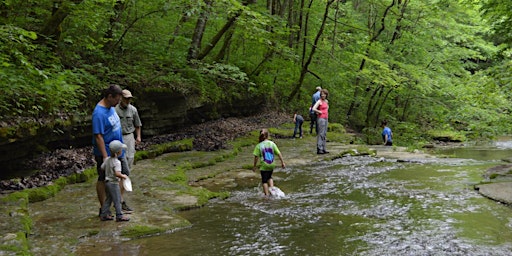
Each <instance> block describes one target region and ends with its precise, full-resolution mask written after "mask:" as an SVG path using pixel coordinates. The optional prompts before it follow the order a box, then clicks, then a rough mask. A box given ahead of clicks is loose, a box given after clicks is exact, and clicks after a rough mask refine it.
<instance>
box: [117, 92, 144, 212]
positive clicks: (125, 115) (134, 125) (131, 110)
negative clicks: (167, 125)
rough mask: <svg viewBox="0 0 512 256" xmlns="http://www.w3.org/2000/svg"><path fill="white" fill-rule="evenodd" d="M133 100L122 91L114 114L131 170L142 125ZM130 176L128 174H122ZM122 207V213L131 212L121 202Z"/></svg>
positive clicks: (130, 94) (130, 95)
mask: <svg viewBox="0 0 512 256" xmlns="http://www.w3.org/2000/svg"><path fill="white" fill-rule="evenodd" d="M132 98H133V95H132V93H131V92H130V91H129V90H123V97H122V98H121V101H120V102H119V104H117V106H116V108H115V109H116V113H117V115H118V116H119V118H120V119H121V127H122V131H123V142H124V144H126V145H127V146H128V148H127V150H126V160H127V161H128V167H129V169H130V170H131V169H132V167H133V162H134V158H135V144H139V143H140V142H141V126H142V123H141V121H140V118H139V113H138V112H137V108H136V107H134V106H133V105H132V104H130V102H131V100H132ZM124 174H126V175H130V174H129V173H124ZM123 194H124V188H123V187H121V199H123ZM122 207H123V210H124V211H132V209H131V208H130V207H128V205H127V204H126V202H125V201H124V200H123V201H122Z"/></svg>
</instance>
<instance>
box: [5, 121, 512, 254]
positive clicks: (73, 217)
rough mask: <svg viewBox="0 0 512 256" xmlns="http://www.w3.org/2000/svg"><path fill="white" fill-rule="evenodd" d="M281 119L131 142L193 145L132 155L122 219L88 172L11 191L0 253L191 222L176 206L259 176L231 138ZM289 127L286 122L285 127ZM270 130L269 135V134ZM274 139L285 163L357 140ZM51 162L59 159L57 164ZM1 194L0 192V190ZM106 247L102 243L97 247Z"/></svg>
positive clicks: (76, 244) (69, 159) (89, 242)
mask: <svg viewBox="0 0 512 256" xmlns="http://www.w3.org/2000/svg"><path fill="white" fill-rule="evenodd" d="M286 122H291V118H290V117H289V116H288V115H286V114H281V113H265V114H261V115H259V116H255V117H247V118H226V119H223V120H218V121H215V122H210V123H208V124H202V125H197V126H194V127H190V128H189V129H184V130H183V131H179V132H176V133H174V134H169V135H162V136H158V137H154V138H150V139H147V140H145V141H144V143H143V144H142V145H140V146H139V148H138V150H144V149H146V148H149V147H150V146H151V145H155V144H161V143H166V142H169V141H178V140H181V139H185V138H195V140H194V145H193V148H194V149H195V150H190V151H184V152H175V153H168V154H163V155H160V156H158V157H156V158H153V159H148V160H142V161H139V162H137V164H136V165H135V167H134V170H133V172H132V173H133V174H132V181H133V186H134V191H133V192H132V193H129V194H128V195H127V201H128V202H129V203H130V204H131V206H132V207H133V208H134V209H135V212H134V213H133V214H131V215H130V217H131V221H130V222H127V223H116V222H102V221H99V219H98V216H97V214H98V207H99V206H98V205H99V204H98V202H97V199H96V193H95V188H94V186H95V179H94V177H92V178H90V179H88V180H86V181H85V182H79V183H76V184H68V185H66V186H65V187H64V188H63V189H62V190H61V191H59V192H58V193H56V194H55V196H52V197H50V198H49V199H47V200H44V201H41V202H36V203H29V201H28V199H27V198H25V197H22V196H20V197H14V198H12V197H11V198H10V200H9V201H4V202H3V203H2V204H3V207H2V209H4V212H5V214H3V215H2V216H0V218H1V219H0V223H1V225H0V228H2V229H3V230H4V235H3V236H2V237H1V246H0V255H17V254H32V255H55V254H68V255H69V254H74V253H75V252H76V251H77V250H79V251H97V250H98V249H97V248H96V246H98V245H104V244H105V243H106V241H108V242H109V243H110V244H112V246H115V245H116V244H119V243H121V242H122V241H124V240H126V239H136V238H137V237H140V236H147V235H157V234H160V233H165V232H176V231H177V230H179V229H182V228H187V227H190V226H191V225H192V224H191V223H190V222H188V220H185V219H183V218H181V217H180V216H179V215H178V214H177V212H179V211H181V210H186V209H190V208H194V207H201V205H203V204H205V203H206V202H208V200H211V199H213V198H223V197H225V196H228V195H229V194H228V193H227V192H226V191H227V190H229V188H233V187H237V186H254V184H258V180H259V174H256V173H253V172H252V171H250V168H248V166H250V165H251V164H252V155H251V152H252V146H245V147H241V148H233V147H232V145H231V144H230V142H232V141H233V140H234V139H235V138H237V137H240V136H242V135H244V134H247V133H248V132H250V131H254V130H257V129H260V128H263V127H276V126H279V125H281V124H283V123H286ZM292 129H293V128H290V129H289V132H290V135H291V134H292V132H293V130H292ZM273 137H274V138H276V136H275V135H274V136H273ZM284 137H286V136H283V138H284ZM254 139H256V138H254ZM279 141H280V142H279V143H280V144H279V145H280V148H281V150H282V151H283V152H286V153H285V160H286V162H287V165H289V166H293V165H301V164H307V163H310V162H312V161H324V160H328V159H332V158H334V157H340V156H341V154H343V152H345V151H346V150H351V149H354V148H357V147H358V146H356V145H347V144H343V143H335V142H329V143H328V147H329V149H330V151H331V154H329V155H316V154H314V149H315V143H316V139H315V136H313V135H307V136H305V137H304V139H302V140H299V139H297V140H291V139H280V140H279ZM373 150H375V151H376V152H377V155H378V157H384V158H395V159H398V160H397V161H416V159H424V158H435V157H436V156H434V155H429V154H424V153H422V152H407V151H406V149H405V148H401V147H394V148H390V147H382V146H375V148H374V149H373ZM91 158H92V156H91V151H90V148H89V149H87V148H86V149H70V150H62V151H59V152H52V153H49V154H48V155H46V156H45V157H41V158H39V159H34V161H33V164H34V166H40V167H44V166H48V169H46V168H41V169H44V170H43V171H41V172H40V173H38V175H39V176H38V175H36V176H33V177H30V178H27V179H26V183H23V184H31V182H32V185H24V187H30V186H34V187H41V186H45V184H52V182H53V181H54V180H55V179H49V180H48V181H44V180H45V179H46V178H44V179H43V178H41V175H44V173H48V172H50V173H53V174H54V175H56V176H53V177H61V176H63V175H65V174H66V173H76V172H80V171H81V169H82V170H83V169H86V168H90V167H91V166H93V165H94V162H88V161H89V160H88V159H91ZM62 163H67V165H64V164H62ZM59 164H60V165H59ZM56 166H61V167H60V169H59V168H57V167H56ZM62 166H65V168H62ZM509 167H510V166H509ZM62 169H65V170H64V171H63V170H62ZM509 169H510V168H509ZM509 169H507V168H506V167H503V168H494V169H491V170H489V171H488V173H487V174H486V175H488V177H491V176H493V177H495V176H496V175H497V174H494V173H499V176H500V177H507V175H510V174H509V172H510V171H509ZM55 173H57V174H55ZM48 176H50V175H48ZM23 180H24V179H20V180H19V182H21V181H23ZM500 181H501V182H500V183H499V184H500V185H499V187H491V184H489V186H488V185H486V184H482V185H481V186H479V187H478V188H479V189H480V191H485V192H486V194H485V195H486V196H488V197H489V198H493V196H496V197H501V196H502V195H503V194H504V193H503V191H504V190H503V186H505V187H506V186H508V187H511V188H512V183H508V181H507V180H506V179H505V178H502V179H500ZM45 182H46V183H45ZM7 184H8V185H9V186H13V184H10V183H7ZM9 188H11V189H15V188H13V187H9ZM5 191H6V190H4V192H5ZM9 194H10V193H9ZM14 194H15V193H14ZM505 194H506V193H505ZM6 195H7V194H5V195H4V196H5V197H4V198H7V197H6ZM507 200H510V201H508V202H509V203H510V202H512V198H511V194H510V193H508V195H505V199H502V198H500V200H498V201H502V202H504V203H507ZM110 249H111V248H104V251H109V250H110Z"/></svg>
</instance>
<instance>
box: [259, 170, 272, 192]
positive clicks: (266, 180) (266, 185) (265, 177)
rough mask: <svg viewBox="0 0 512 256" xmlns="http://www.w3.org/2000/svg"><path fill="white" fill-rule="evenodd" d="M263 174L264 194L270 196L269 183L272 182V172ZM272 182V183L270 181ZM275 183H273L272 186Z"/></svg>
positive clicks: (263, 172)
mask: <svg viewBox="0 0 512 256" xmlns="http://www.w3.org/2000/svg"><path fill="white" fill-rule="evenodd" d="M260 172H261V186H262V187H263V193H265V196H268V195H270V191H269V189H268V188H269V182H272V181H271V180H272V171H260ZM269 180H270V181H269ZM273 185H274V183H273V182H272V186H273Z"/></svg>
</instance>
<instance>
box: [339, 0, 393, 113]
mask: <svg viewBox="0 0 512 256" xmlns="http://www.w3.org/2000/svg"><path fill="white" fill-rule="evenodd" d="M395 2H396V0H393V1H392V2H391V4H390V5H388V6H387V7H386V10H385V11H384V13H383V14H382V17H381V19H380V28H379V29H378V30H377V31H376V32H374V33H373V35H371V38H370V40H369V41H368V45H367V46H366V47H367V48H366V52H365V57H369V54H370V49H371V46H372V44H373V43H374V42H375V41H376V40H377V39H378V38H379V36H380V35H381V34H382V32H384V30H385V29H386V23H385V21H386V18H387V15H388V14H389V12H390V10H391V8H392V7H393V6H394V5H395ZM376 23H377V20H374V19H373V18H372V16H371V15H369V17H368V29H369V30H370V31H375V30H376V29H377V24H376ZM365 63H366V59H365V58H363V59H362V60H361V64H360V65H359V71H358V72H361V71H363V69H364V67H365ZM360 87H361V79H360V78H359V76H358V77H356V81H355V83H354V94H353V96H352V100H351V102H350V106H349V108H348V110H347V121H348V122H350V117H351V115H352V112H353V111H354V109H355V108H356V107H357V105H358V103H357V101H358V100H359V94H360V93H361V92H362V90H361V88H360ZM367 91H368V90H367Z"/></svg>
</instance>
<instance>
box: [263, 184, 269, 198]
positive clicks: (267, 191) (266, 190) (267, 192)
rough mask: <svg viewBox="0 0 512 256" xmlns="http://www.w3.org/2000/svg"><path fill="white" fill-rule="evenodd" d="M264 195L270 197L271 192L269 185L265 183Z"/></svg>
mask: <svg viewBox="0 0 512 256" xmlns="http://www.w3.org/2000/svg"><path fill="white" fill-rule="evenodd" d="M263 193H264V194H265V195H266V196H269V195H270V191H269V190H268V183H263Z"/></svg>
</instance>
